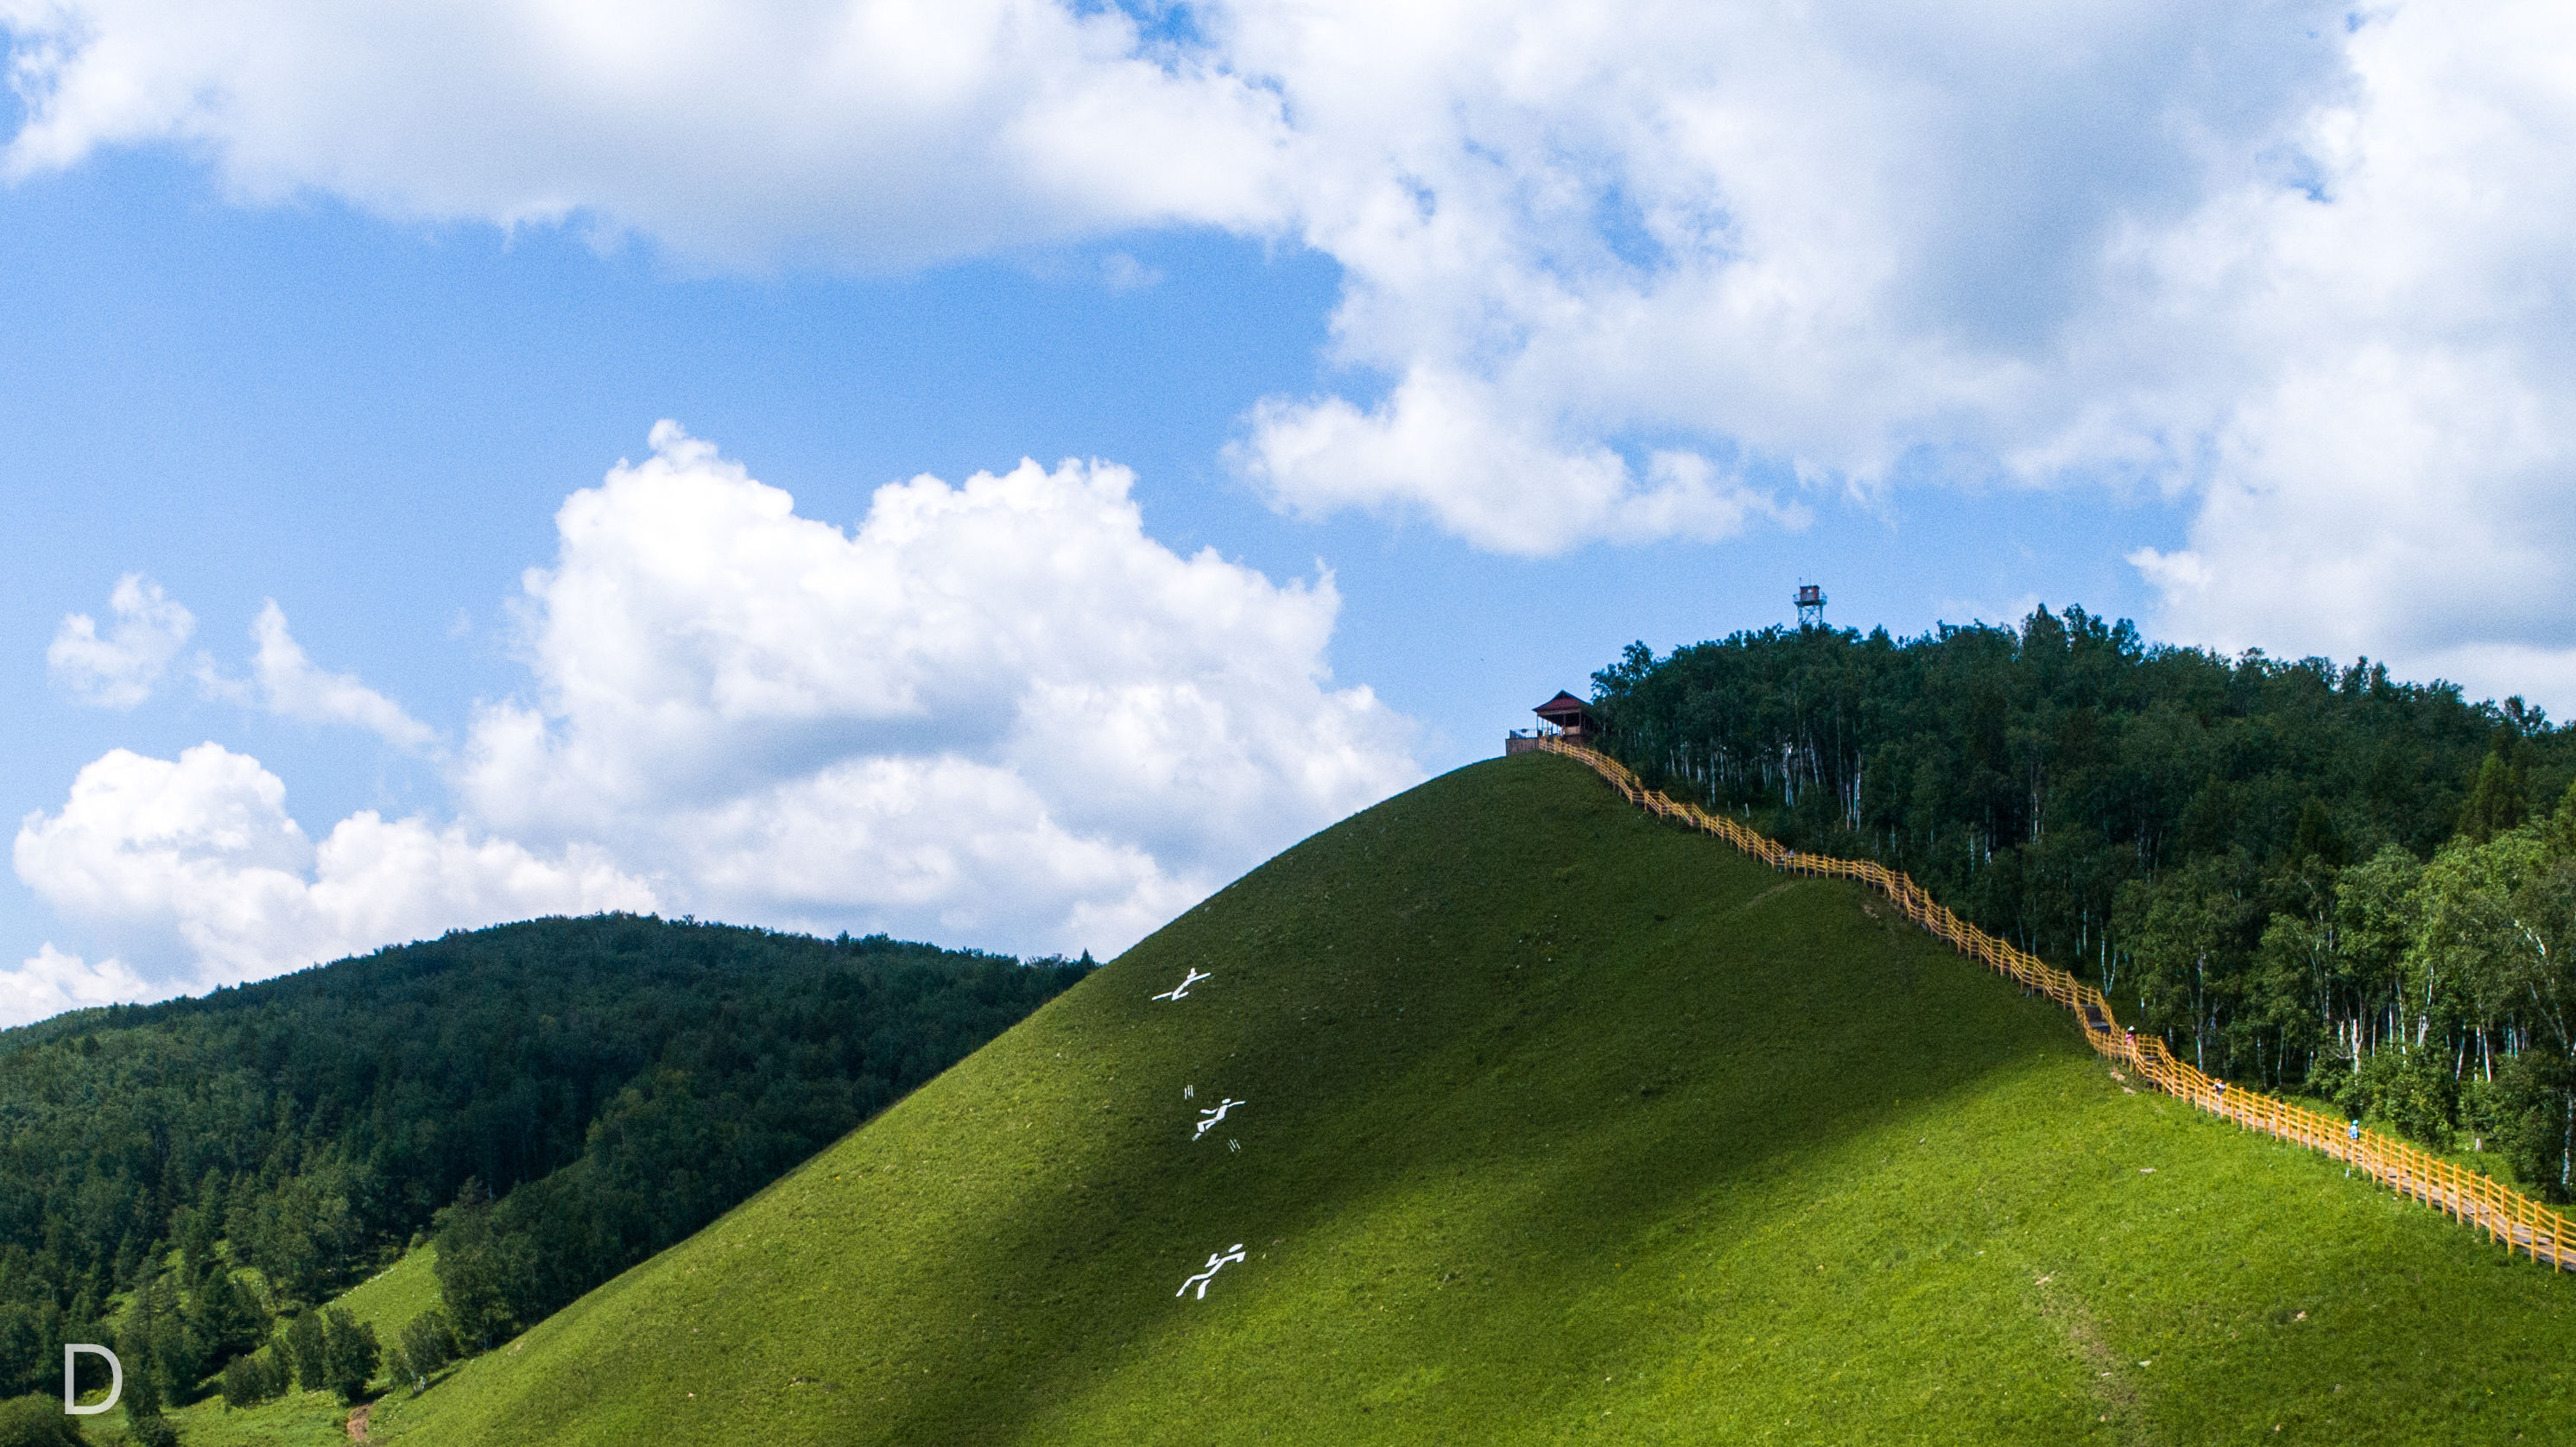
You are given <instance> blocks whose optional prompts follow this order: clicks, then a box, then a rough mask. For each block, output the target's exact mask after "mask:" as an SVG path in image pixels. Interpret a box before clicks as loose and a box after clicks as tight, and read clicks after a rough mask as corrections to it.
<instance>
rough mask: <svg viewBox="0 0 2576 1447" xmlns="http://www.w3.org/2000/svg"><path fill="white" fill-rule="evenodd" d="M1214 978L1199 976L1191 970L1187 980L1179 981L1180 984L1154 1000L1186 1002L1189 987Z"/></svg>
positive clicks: (1195, 971) (1211, 976)
mask: <svg viewBox="0 0 2576 1447" xmlns="http://www.w3.org/2000/svg"><path fill="white" fill-rule="evenodd" d="M1215 978H1216V976H1214V975H1203V974H1200V973H1199V972H1198V971H1197V970H1196V969H1195V968H1193V969H1192V970H1191V971H1190V973H1189V978H1187V979H1185V980H1183V981H1181V982H1180V984H1178V985H1176V986H1174V987H1172V988H1171V989H1170V990H1168V991H1165V992H1164V993H1162V994H1160V995H1156V996H1155V997H1154V998H1155V999H1157V1000H1186V999H1188V998H1189V996H1190V986H1192V985H1195V984H1197V983H1198V982H1199V981H1201V980H1213V979H1215Z"/></svg>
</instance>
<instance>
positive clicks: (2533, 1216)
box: [1534, 735, 2576, 1270]
mask: <svg viewBox="0 0 2576 1447" xmlns="http://www.w3.org/2000/svg"><path fill="white" fill-rule="evenodd" d="M1534 743H1535V747H1536V748H1537V750H1539V751H1541V752H1546V753H1552V754H1563V755H1565V756H1566V757H1567V758H1570V759H1573V760H1575V761H1576V762H1578V763H1581V764H1584V765H1586V766H1587V767H1589V768H1590V769H1592V771H1593V772H1595V773H1597V774H1599V775H1600V776H1601V777H1602V778H1604V779H1606V780H1608V781H1609V783H1610V787H1612V788H1614V789H1616V790H1618V791H1619V794H1620V796H1621V797H1622V798H1625V799H1626V800H1627V801H1628V802H1629V803H1632V804H1635V805H1637V806H1638V807H1639V808H1641V809H1644V810H1646V811H1647V812H1648V813H1651V814H1656V815H1659V816H1661V817H1663V818H1667V819H1677V820H1680V821H1681V822H1683V823H1685V824H1687V825H1689V826H1690V827H1692V828H1694V829H1698V830H1700V831H1702V832H1703V833H1708V834H1714V835H1716V836H1717V837H1719V838H1720V839H1723V840H1725V841H1726V842H1727V843H1729V844H1732V845H1734V846H1735V847H1736V848H1737V849H1739V850H1741V851H1743V852H1744V853H1746V854H1749V855H1751V856H1752V857H1754V858H1756V859H1759V860H1761V861H1762V862H1763V863H1765V864H1768V865H1770V866H1771V867H1772V868H1774V869H1778V870H1782V871H1784V872H1786V873H1790V874H1800V875H1807V876H1811V877H1815V878H1821V879H1849V880H1856V881H1858V882H1860V883H1862V884H1866V885H1868V886H1869V887H1870V888H1872V889H1875V890H1877V891H1878V892H1879V893H1881V894H1883V895H1885V896H1887V898H1888V899H1889V900H1890V901H1891V902H1893V903H1894V904H1895V905H1896V907H1897V908H1898V909H1899V910H1901V911H1903V912H1904V914H1905V917H1906V918H1907V919H1909V920H1912V921H1913V922H1914V923H1915V924H1917V925H1919V926H1921V927H1922V928H1923V929H1924V930H1926V931H1928V932H1930V933H1931V934H1933V935H1934V936H1936V937H1938V938H1940V939H1942V940H1945V941H1947V942H1949V944H1950V945H1951V946H1952V947H1953V948H1955V949H1957V950H1958V951H1959V952H1960V953H1961V954H1964V955H1967V956H1969V957H1971V958H1973V959H1975V960H1977V961H1979V962H1980V963H1982V964H1984V965H1985V966H1986V967H1987V968H1989V969H1991V970H1993V971H1994V972H1995V973H1997V974H1999V975H2005V976H2009V977H2010V978H2011V979H2012V980H2014V981H2015V982H2016V983H2018V984H2020V985H2022V986H2023V987H2024V988H2025V989H2028V990H2031V991H2033V992H2034V993H2037V994H2042V995H2046V996H2047V997H2048V998H2050V999H2052V1000H2055V1001H2056V1002H2057V1003H2059V1004H2060V1005H2063V1006H2065V1007H2066V1008H2067V1009H2068V1010H2069V1011H2071V1012H2073V1013H2074V1015H2075V1017H2076V1018H2077V1020H2079V1021H2080V1022H2081V1023H2082V1024H2083V1026H2084V1039H2085V1041H2086V1043H2087V1044H2090V1045H2091V1046H2092V1047H2093V1049H2094V1050H2095V1052H2097V1053H2098V1054H2101V1055H2104V1056H2107V1057H2109V1058H2110V1059H2112V1060H2114V1061H2117V1062H2120V1063H2122V1064H2125V1065H2127V1066H2129V1067H2130V1068H2131V1069H2133V1070H2135V1071H2136V1072H2137V1074H2138V1076H2139V1078H2141V1079H2142V1080H2144V1081H2146V1082H2147V1083H2148V1084H2150V1085H2152V1086H2154V1087H2155V1088H2156V1089H2158V1090H2161V1091H2164V1092H2165V1093H2166V1094H2168V1095H2174V1096H2179V1097H2181V1098H2182V1099H2184V1100H2186V1101H2189V1102H2190V1103H2191V1104H2193V1105H2195V1106H2197V1107H2199V1108H2200V1109H2202V1110H2205V1111H2208V1112H2209V1113H2211V1114H2212V1115H2218V1116H2223V1117H2225V1118H2227V1119H2229V1120H2232V1121H2235V1122H2236V1123H2237V1124H2238V1125H2239V1126H2241V1127H2243V1128H2245V1129H2247V1130H2258V1131H2262V1132H2263V1133H2265V1134H2266V1135H2271V1136H2276V1137H2278V1138H2280V1139H2282V1140H2285V1141H2290V1142H2293V1143H2294V1144H2297V1145H2301V1146H2305V1147H2307V1148H2309V1149H2311V1150H2316V1151H2321V1152H2323V1153H2324V1154H2326V1155H2328V1156H2331V1157H2333V1158H2334V1159H2336V1160H2339V1161H2343V1162H2345V1163H2346V1164H2348V1165H2349V1166H2351V1167H2352V1169H2354V1170H2356V1171H2359V1172H2361V1173H2362V1174H2363V1175H2365V1176H2368V1177H2369V1178H2370V1179H2372V1180H2374V1181H2377V1182H2379V1183H2381V1184H2382V1185H2385V1186H2387V1187H2389V1188H2390V1189H2391V1190H2394V1191H2396V1192H2397V1193H2398V1194H2400V1195H2403V1196H2408V1197H2412V1198H2413V1199H2415V1200H2417V1201H2420V1202H2422V1203H2424V1204H2425V1205H2427V1206H2430V1207H2432V1208H2433V1209H2435V1210H2437V1211H2440V1212H2442V1213H2443V1214H2444V1215H2447V1216H2450V1217H2452V1218H2453V1219H2455V1220H2457V1221H2459V1222H2460V1223H2462V1224H2463V1225H2466V1226H2469V1227H2470V1228H2472V1229H2475V1230H2481V1231H2484V1232H2486V1233H2487V1236H2488V1238H2489V1239H2490V1240H2493V1241H2496V1242H2499V1243H2501V1244H2502V1245H2503V1246H2504V1247H2505V1249H2506V1250H2508V1251H2512V1252H2519V1253H2521V1254H2523V1255H2526V1256H2529V1257H2530V1258H2531V1259H2532V1260H2534V1261H2541V1262H2546V1263H2548V1265H2549V1266H2550V1267H2551V1268H2552V1269H2553V1270H2565V1269H2567V1268H2568V1267H2571V1266H2576V1241H2570V1240H2569V1237H2568V1231H2569V1225H2568V1218H2567V1217H2566V1216H2565V1215H2564V1214H2562V1213H2560V1212H2558V1211H2555V1210H2552V1209H2551V1208H2549V1207H2547V1206H2544V1205H2542V1204H2541V1203H2540V1202H2538V1201H2535V1200H2533V1199H2532V1198H2531V1197H2529V1196H2526V1195H2524V1194H2523V1193H2522V1192H2520V1191H2517V1190H2515V1189H2513V1188H2512V1187H2510V1186H2507V1185H2505V1184H2504V1183H2502V1182H2500V1181H2498V1180H2496V1179H2495V1178H2494V1177H2492V1176H2487V1175H2484V1174H2481V1173H2479V1172H2476V1171H2472V1170H2469V1169H2467V1168H2465V1167H2463V1166H2460V1165H2458V1164H2456V1163H2454V1162H2451V1161H2446V1160H2444V1159H2442V1158H2441V1157H2439V1156H2436V1155H2434V1154H2433V1153H2432V1152H2430V1151H2427V1150H2424V1149H2422V1148H2420V1147H2417V1146H2414V1145H2410V1144H2408V1143H2407V1142H2405V1141H2402V1140H2398V1139H2397V1138H2395V1137H2393V1136H2389V1135H2385V1134H2383V1133H2381V1132H2379V1131H2375V1130H2365V1129H2363V1128H2362V1127H2361V1125H2360V1123H2359V1122H2346V1121H2344V1120H2342V1119H2340V1118H2338V1117H2335V1116H2329V1115H2325V1114H2323V1113H2321V1112H2318V1111H2314V1110H2310V1109H2308V1108H2307V1107H2305V1106H2301V1105H2295V1104H2292V1103H2291V1102H2289V1101H2286V1100H2281V1099H2279V1098H2277V1097H2274V1096H2269V1095H2265V1094H2263V1093H2262V1092H2260V1091H2253V1090H2246V1089H2244V1088H2242V1087H2239V1086H2234V1085H2230V1084H2229V1083H2228V1082H2226V1081H2223V1080H2220V1079H2218V1078H2217V1077H2215V1076H2212V1075H2208V1074H2205V1073H2203V1072H2202V1071H2200V1070H2198V1069H2196V1068H2194V1067H2192V1066H2190V1065H2186V1064H2184V1063H2183V1062H2182V1061H2181V1060H2178V1059H2176V1058H2175V1057H2174V1054H2173V1052H2172V1051H2171V1050H2169V1049H2167V1048H2166V1046H2165V1042H2164V1041H2163V1040H2161V1039H2158V1038H2156V1037H2154V1036H2149V1037H2148V1038H2146V1039H2144V1040H2141V1039H2139V1038H2138V1034H2137V1032H2136V1031H2135V1030H2129V1029H2124V1028H2123V1027H2122V1026H2121V1024H2120V1021H2119V1017H2118V1016H2117V1015H2115V1014H2114V1013H2113V1012H2112V1009H2111V1002H2110V1000H2109V999H2108V998H2107V997H2105V996H2104V995H2103V993H2102V992H2101V991H2100V990H2099V989H2097V988H2095V987H2094V986H2092V985H2090V984H2087V983H2086V982H2084V981H2082V980H2079V979H2077V978H2075V976H2073V975H2071V974H2069V973H2067V972H2066V971H2064V970H2061V969H2059V968H2057V967H2056V966H2055V965H2052V964H2049V963H2047V962H2046V961H2044V960H2042V959H2040V958H2039V957H2038V956H2037V955H2034V954H2031V953H2030V952H2029V951H2027V950H2024V949H2021V948H2018V947H2017V946H2014V945H2011V944H2008V943H2006V942H2005V941H2003V940H1999V939H1997V938H1995V937H1994V936H1993V935H1990V934H1988V933H1986V932H1985V931H1984V930H1982V929H1979V928H1978V927H1977V926H1975V925H1973V924H1970V923H1969V922H1968V921H1966V920H1964V919H1961V918H1960V917H1959V916H1958V915H1956V914H1954V913H1952V912H1951V911H1950V909H1949V907H1948V906H1946V905H1944V904H1942V903H1941V902H1940V901H1938V900H1936V899H1934V898H1933V897H1932V896H1931V894H1930V893H1928V892H1927V891H1926V890H1925V889H1924V888H1923V886H1921V885H1919V884H1916V883H1915V882H1914V880H1913V878H1912V877H1911V876H1909V875H1906V874H1904V873H1901V872H1899V871H1897V870H1893V869H1889V868H1888V867H1887V866H1885V865H1883V864H1879V863H1877V862H1875V861H1873V860H1867V859H1836V858H1833V857H1832V856H1830V855H1824V854H1812V853H1807V852H1804V851H1801V850H1796V849H1791V848H1789V847H1788V846H1787V845H1785V844H1782V843H1781V842H1780V841H1778V840H1776V839H1773V838H1771V837H1770V836H1768V835H1766V834H1763V833H1761V832H1760V831H1758V830H1756V829H1753V828H1750V827H1748V826H1746V825H1745V824H1742V823H1740V822H1738V821H1736V820H1733V819H1729V818H1727V817H1726V816H1725V815H1723V814H1712V813H1709V812H1708V811H1707V810H1705V809H1702V808H1701V807H1699V806H1698V805H1697V804H1690V803H1676V802H1675V801H1674V800H1672V799H1670V798H1668V797H1666V796H1665V795H1664V794H1663V792H1662V791H1660V790H1656V789H1649V788H1647V787H1646V786H1645V784H1644V783H1643V782H1642V781H1641V780H1639V779H1638V777H1637V776H1636V774H1635V773H1633V772H1631V771H1630V770H1629V768H1628V766H1627V765H1625V764H1622V763H1620V762H1619V761H1618V760H1617V759H1614V758H1612V757H1610V756H1609V755H1608V754H1605V753H1602V752H1601V751H1600V750H1598V749H1593V748H1588V747H1586V746H1584V745H1582V744H1579V743H1569V742H1567V741H1566V740H1564V739H1562V738H1558V737H1555V736H1552V735H1542V736H1540V737H1539V738H1538V739H1536V740H1535V741H1534Z"/></svg>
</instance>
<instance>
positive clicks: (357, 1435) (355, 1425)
mask: <svg viewBox="0 0 2576 1447" xmlns="http://www.w3.org/2000/svg"><path fill="white" fill-rule="evenodd" d="M374 1406H375V1403H373V1402H360V1403H359V1404H358V1406H357V1408H356V1410H354V1411H352V1412H350V1413H349V1440H350V1441H352V1442H364V1441H366V1440H367V1412H368V1410H369V1409H370V1408H372V1407H374Z"/></svg>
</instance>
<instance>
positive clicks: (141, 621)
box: [45, 573, 197, 708]
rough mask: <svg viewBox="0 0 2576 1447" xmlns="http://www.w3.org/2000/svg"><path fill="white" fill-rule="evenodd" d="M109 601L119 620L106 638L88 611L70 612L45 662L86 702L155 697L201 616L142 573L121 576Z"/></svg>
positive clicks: (122, 703) (122, 704)
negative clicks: (174, 599)
mask: <svg viewBox="0 0 2576 1447" xmlns="http://www.w3.org/2000/svg"><path fill="white" fill-rule="evenodd" d="M107 606H108V609H109V611H110V612H112V613H113V614H115V617H116V621H115V622H114V623H112V624H110V625H109V626H108V630H107V633H106V635H105V636H103V637H102V636H101V635H100V633H99V631H98V621H97V620H96V619H94V618H92V617H90V616H89V615H88V614H86V613H72V614H68V615H66V616H65V617H64V619H63V621H62V626H61V627H59V628H57V629H55V630H54V641H53V643H52V644H51V645H50V646H49V647H47V648H46V649H45V667H46V669H47V671H48V672H50V673H51V674H52V675H53V677H54V679H55V681H56V682H58V683H60V684H62V685H63V686H64V687H65V688H68V689H70V690H71V691H72V694H73V696H74V697H76V698H78V699H80V700H81V701H82V702H84V703H93V704H97V705H99V706H100V707H102V708H132V707H134V706H135V705H136V704H139V703H141V702H143V700H145V699H147V698H149V697H151V696H152V686H153V685H154V684H156V683H158V682H160V680H161V675H162V673H163V671H164V670H166V669H168V668H169V666H170V660H171V659H172V658H174V657H176V656H177V655H178V652H179V648H180V646H181V645H182V644H184V643H186V642H187V641H188V635H189V634H190V633H191V632H193V631H194V630H195V629H196V626H197V620H196V619H195V618H194V617H193V616H191V615H190V614H189V612H188V610H187V609H185V608H183V607H181V606H179V605H178V604H177V603H175V602H173V601H171V600H170V599H169V598H168V597H167V596H165V595H164V594H163V593H162V591H161V585H160V584H158V583H155V582H153V581H152V580H151V579H149V578H146V577H144V576H143V575H142V574H140V573H128V574H126V575H125V576H124V577H122V578H119V579H117V580H116V587H115V589H114V590H113V591H112V592H110V593H109V594H108V598H107Z"/></svg>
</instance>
